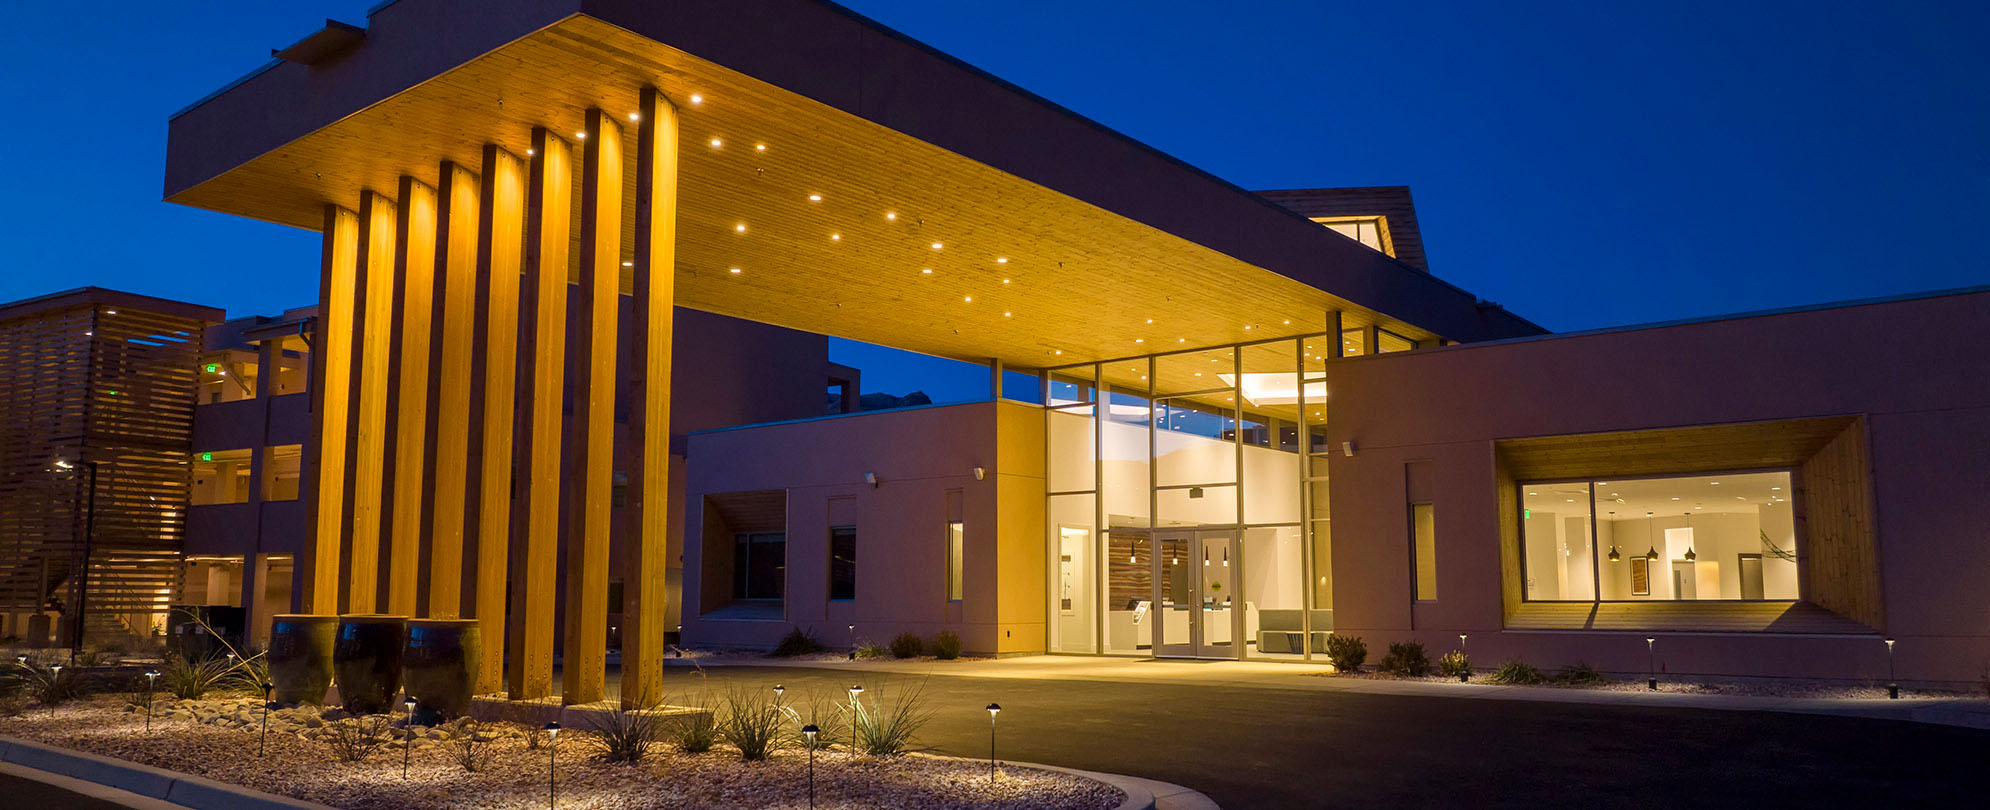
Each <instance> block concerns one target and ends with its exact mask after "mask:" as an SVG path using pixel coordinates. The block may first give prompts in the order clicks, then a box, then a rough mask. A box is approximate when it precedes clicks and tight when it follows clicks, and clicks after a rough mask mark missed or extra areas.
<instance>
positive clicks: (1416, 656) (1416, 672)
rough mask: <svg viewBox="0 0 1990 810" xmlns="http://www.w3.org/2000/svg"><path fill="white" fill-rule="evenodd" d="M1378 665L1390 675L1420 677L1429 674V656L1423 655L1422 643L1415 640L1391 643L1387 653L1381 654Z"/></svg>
mask: <svg viewBox="0 0 1990 810" xmlns="http://www.w3.org/2000/svg"><path fill="white" fill-rule="evenodd" d="M1378 667H1379V668H1380V669H1381V670H1382V671H1383V672H1387V673H1389V674H1391V675H1401V676H1403V677H1406V678H1421V677H1423V676H1425V675H1429V674H1430V656H1428V655H1425V654H1424V651H1423V645H1422V644H1421V643H1418V642H1415V641H1409V642H1404V643H1401V644H1391V645H1389V654H1388V655H1384V656H1382V662H1381V664H1379V665H1378Z"/></svg>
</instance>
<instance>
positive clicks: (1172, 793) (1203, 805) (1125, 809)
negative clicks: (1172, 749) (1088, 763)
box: [921, 754, 1221, 810]
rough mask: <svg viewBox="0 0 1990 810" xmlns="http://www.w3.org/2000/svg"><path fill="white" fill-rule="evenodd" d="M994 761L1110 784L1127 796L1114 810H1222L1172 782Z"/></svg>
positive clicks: (968, 759)
mask: <svg viewBox="0 0 1990 810" xmlns="http://www.w3.org/2000/svg"><path fill="white" fill-rule="evenodd" d="M921 756H927V757H932V758H933V759H948V760H954V761H956V762H975V763H982V762H987V760H985V759H974V758H971V757H956V756H948V755H945V754H921ZM997 761H998V762H1000V763H1001V764H1002V765H1004V766H1007V767H1013V768H1031V769H1034V770H1039V771H1051V772H1053V773H1062V774H1070V775H1072V776H1081V777H1084V778H1086V779H1090V780H1092V781H1094V782H1102V783H1104V784H1107V785H1111V786H1112V787H1114V788H1118V789H1119V792H1121V793H1124V794H1126V799H1125V800H1123V801H1121V802H1120V803H1119V806H1118V807H1115V808H1113V810H1221V808H1219V807H1217V806H1216V802H1214V801H1212V800H1211V799H1210V798H1209V797H1208V796H1204V795H1202V794H1201V793H1199V792H1197V791H1194V790H1190V789H1188V788H1185V787H1182V786H1181V785H1177V784H1174V783H1172V782H1162V781H1159V780H1156V779H1143V778H1141V777H1138V776H1127V775H1125V774H1119V773H1105V772H1103V771H1083V770H1079V769H1077V768H1065V767H1061V766H1058V765H1045V764H1042V763H1039V762H1023V761H1021V760H1014V759H1004V760H997Z"/></svg>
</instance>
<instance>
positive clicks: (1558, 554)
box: [1519, 471, 1798, 602]
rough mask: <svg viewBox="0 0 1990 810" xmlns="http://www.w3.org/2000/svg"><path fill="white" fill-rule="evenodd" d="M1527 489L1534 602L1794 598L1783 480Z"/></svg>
mask: <svg viewBox="0 0 1990 810" xmlns="http://www.w3.org/2000/svg"><path fill="white" fill-rule="evenodd" d="M1519 486H1520V499H1519V500H1520V504H1521V513H1520V525H1521V547H1522V553H1521V567H1522V575H1523V577H1524V578H1525V583H1524V584H1525V588H1524V593H1525V595H1526V598H1527V599H1529V600H1531V601H1579V602H1589V601H1605V602H1609V601H1685V600H1696V601H1704V600H1714V599H1729V600H1744V599H1745V600H1757V599H1765V600H1792V599H1796V598H1797V596H1798V594H1797V563H1796V558H1797V538H1796V521H1795V519H1794V517H1793V516H1792V514H1791V505H1790V500H1789V499H1790V494H1789V493H1790V474H1789V472H1787V471H1771V472H1735V473H1719V474H1713V475H1689V476H1667V477H1659V478H1632V479H1621V478H1620V479H1611V480H1608V481H1533V482H1525V483H1522V484H1520V485H1519ZM1592 504H1593V506H1592Z"/></svg>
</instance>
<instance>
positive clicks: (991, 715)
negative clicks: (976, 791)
mask: <svg viewBox="0 0 1990 810" xmlns="http://www.w3.org/2000/svg"><path fill="white" fill-rule="evenodd" d="M1001 713H1002V704H1000V703H990V704H988V784H990V785H993V784H995V715H998V714H1001Z"/></svg>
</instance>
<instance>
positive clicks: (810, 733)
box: [802, 723, 822, 810]
mask: <svg viewBox="0 0 1990 810" xmlns="http://www.w3.org/2000/svg"><path fill="white" fill-rule="evenodd" d="M821 733H822V729H819V728H816V727H815V724H814V723H810V724H808V725H806V726H802V736H803V737H806V738H808V806H809V808H810V810H814V808H815V735H817V734H821Z"/></svg>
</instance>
